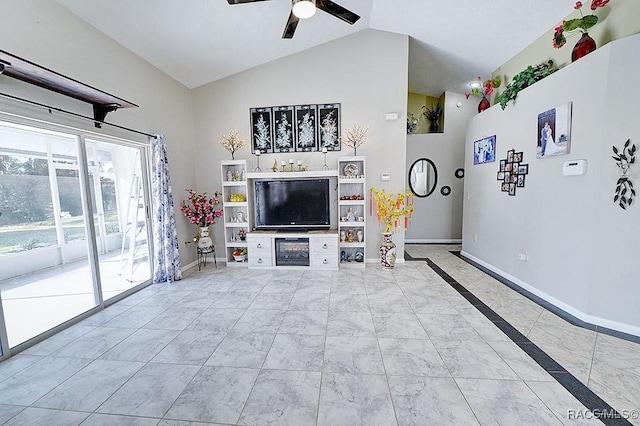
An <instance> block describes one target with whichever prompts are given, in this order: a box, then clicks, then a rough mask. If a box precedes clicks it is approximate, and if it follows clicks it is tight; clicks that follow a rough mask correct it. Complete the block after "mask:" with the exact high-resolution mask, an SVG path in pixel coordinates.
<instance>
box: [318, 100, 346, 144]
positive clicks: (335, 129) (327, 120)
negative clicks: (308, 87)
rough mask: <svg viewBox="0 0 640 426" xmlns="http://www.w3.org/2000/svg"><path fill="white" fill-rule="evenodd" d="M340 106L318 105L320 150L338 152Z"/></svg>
mask: <svg viewBox="0 0 640 426" xmlns="http://www.w3.org/2000/svg"><path fill="white" fill-rule="evenodd" d="M340 125H341V123H340V104H323V105H318V128H319V129H320V149H322V148H327V151H340V146H341V143H340Z"/></svg>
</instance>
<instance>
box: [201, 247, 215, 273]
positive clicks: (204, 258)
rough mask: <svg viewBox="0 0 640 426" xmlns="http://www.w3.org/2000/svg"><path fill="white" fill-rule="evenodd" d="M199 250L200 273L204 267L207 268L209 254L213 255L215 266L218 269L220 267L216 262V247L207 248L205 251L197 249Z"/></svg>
mask: <svg viewBox="0 0 640 426" xmlns="http://www.w3.org/2000/svg"><path fill="white" fill-rule="evenodd" d="M197 250H198V271H199V270H200V268H202V267H203V266H207V256H208V255H209V254H213V264H214V265H216V268H217V267H218V262H216V246H214V245H212V246H211V247H209V248H205V249H203V248H200V247H197Z"/></svg>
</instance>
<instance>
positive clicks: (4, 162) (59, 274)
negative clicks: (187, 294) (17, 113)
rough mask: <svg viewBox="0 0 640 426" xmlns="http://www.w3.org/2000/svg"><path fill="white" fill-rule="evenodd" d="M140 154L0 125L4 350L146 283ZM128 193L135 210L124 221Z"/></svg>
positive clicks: (134, 149)
mask: <svg viewBox="0 0 640 426" xmlns="http://www.w3.org/2000/svg"><path fill="white" fill-rule="evenodd" d="M144 155H145V151H144V148H143V147H140V146H127V145H122V144H120V143H117V142H114V141H107V140H88V139H85V138H84V137H83V136H82V135H80V134H70V133H62V132H54V131H51V130H44V129H38V128H33V127H29V126H24V125H17V124H12V123H4V122H0V300H1V305H2V311H3V313H4V315H3V318H4V323H5V325H6V339H7V340H8V342H7V343H8V347H15V346H17V345H19V344H21V343H23V342H25V341H27V340H29V339H31V338H33V337H35V336H38V335H40V334H42V333H45V332H46V331H48V330H50V329H52V328H54V327H57V326H58V325H60V324H62V323H64V322H66V321H68V320H70V319H72V318H74V317H76V316H78V315H80V314H82V313H84V312H86V311H88V310H90V309H92V308H94V307H96V306H99V305H101V304H103V303H104V300H106V299H109V298H112V297H114V296H116V295H118V294H121V293H122V292H124V291H126V290H129V289H131V288H133V287H135V286H137V285H139V284H142V283H145V282H148V280H149V279H150V276H151V272H150V270H151V269H150V264H151V262H150V261H149V250H148V237H147V229H148V222H147V221H148V217H147V214H146V205H147V198H148V197H147V195H146V194H147V193H148V191H146V186H145V184H144V182H145V181H146V180H145V176H143V173H142V172H143V170H145V168H144V167H143V160H144V158H145V157H144ZM133 188H136V190H137V189H139V191H138V192H134V193H133V195H134V196H136V200H135V206H136V207H137V206H138V205H141V206H142V207H141V208H138V209H137V210H136V214H137V216H136V215H133V213H132V216H130V217H129V216H128V213H129V212H130V211H131V212H133V210H130V209H129V207H130V206H132V205H134V200H133V198H132V195H131V191H133ZM131 221H134V222H131ZM130 224H131V226H133V227H134V228H135V230H136V233H135V234H134V233H129V225H130ZM92 231H93V232H92ZM90 254H91V255H90ZM96 255H97V256H96ZM0 328H1V327H0ZM0 338H2V333H0ZM5 347H7V345H5Z"/></svg>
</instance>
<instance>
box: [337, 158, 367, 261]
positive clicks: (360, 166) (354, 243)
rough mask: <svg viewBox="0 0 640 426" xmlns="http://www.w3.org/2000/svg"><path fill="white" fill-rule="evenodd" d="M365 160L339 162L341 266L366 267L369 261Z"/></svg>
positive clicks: (343, 159) (345, 159)
mask: <svg viewBox="0 0 640 426" xmlns="http://www.w3.org/2000/svg"><path fill="white" fill-rule="evenodd" d="M364 171H365V157H358V156H355V157H354V156H351V157H340V158H339V159H338V234H339V237H340V242H339V246H340V248H339V251H340V266H341V267H342V266H355V267H363V268H364V261H365V259H366V253H365V249H366V226H365V222H366V211H367V209H366V207H367V190H366V179H365V172H364Z"/></svg>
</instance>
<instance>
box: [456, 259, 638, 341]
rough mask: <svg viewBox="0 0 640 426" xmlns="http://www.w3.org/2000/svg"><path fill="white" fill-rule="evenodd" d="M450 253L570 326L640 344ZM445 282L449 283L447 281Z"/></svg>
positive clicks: (636, 339)
mask: <svg viewBox="0 0 640 426" xmlns="http://www.w3.org/2000/svg"><path fill="white" fill-rule="evenodd" d="M450 253H452V254H453V255H455V256H458V257H459V258H460V259H462V260H464V261H465V262H467V263H468V264H469V265H472V266H475V267H476V268H478V269H479V270H481V271H482V272H484V273H485V274H487V275H490V276H491V277H493V278H495V279H496V280H498V281H500V282H501V283H502V284H504V285H506V286H507V287H509V288H510V289H512V290H513V291H515V292H517V293H520V294H521V295H523V296H524V297H526V298H527V299H529V300H531V301H532V302H534V303H537V304H538V305H540V306H542V307H543V308H545V309H546V310H548V311H549V312H552V313H554V314H556V315H557V316H559V317H560V318H562V319H563V320H565V321H567V322H568V323H569V324H571V325H575V326H577V327H582V328H585V329H587V330H591V331H596V332H598V333H602V334H607V335H609V336H613V337H617V338H618V339H624V340H628V341H629V342H633V343H638V344H640V336H634V335H633V334H628V333H623V332H622V331H618V330H612V329H610V328H607V327H601V326H599V325H595V324H591V323H588V322H586V321H582V320H581V319H579V318H576V317H574V316H573V315H571V314H570V313H568V312H566V311H563V310H562V309H560V308H558V307H557V306H555V305H552V304H551V303H549V302H547V301H546V300H544V299H542V298H541V297H538V296H536V295H535V294H533V293H531V292H530V291H527V290H525V289H523V288H522V287H520V286H519V285H517V284H515V283H513V282H511V281H509V280H508V279H506V278H504V277H503V276H501V275H498V274H496V273H495V272H493V271H491V270H490V269H487V268H485V267H484V266H482V265H480V264H478V263H476V262H474V261H473V260H471V259H468V258H466V257H464V256H463V255H462V253H461V252H459V251H450ZM447 282H449V281H447Z"/></svg>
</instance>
